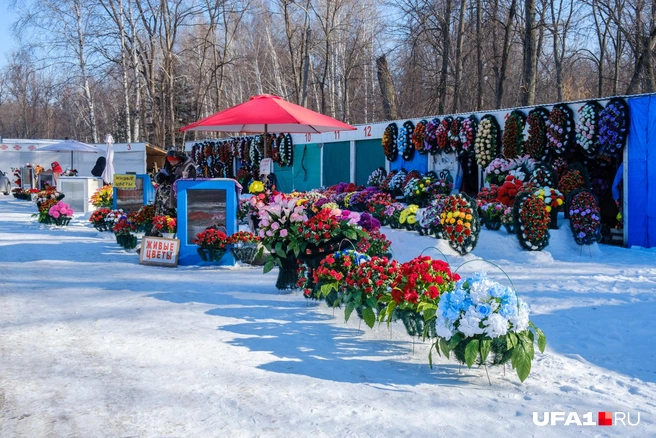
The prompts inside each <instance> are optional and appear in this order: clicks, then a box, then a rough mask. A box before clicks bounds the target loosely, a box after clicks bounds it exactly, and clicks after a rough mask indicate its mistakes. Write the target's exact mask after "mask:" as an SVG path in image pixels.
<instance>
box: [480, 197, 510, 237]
mask: <svg viewBox="0 0 656 438" xmlns="http://www.w3.org/2000/svg"><path fill="white" fill-rule="evenodd" d="M505 209H506V206H505V205H503V204H502V203H500V202H490V203H489V204H483V205H482V206H481V211H482V212H483V217H484V218H485V228H487V229H488V230H494V231H496V230H498V229H499V228H501V218H502V216H503V212H504V210H505Z"/></svg>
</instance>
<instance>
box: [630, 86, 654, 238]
mask: <svg viewBox="0 0 656 438" xmlns="http://www.w3.org/2000/svg"><path fill="white" fill-rule="evenodd" d="M627 103H628V105H629V114H630V117H629V119H630V123H629V136H628V140H627V153H628V166H629V167H628V181H626V183H627V187H626V190H625V193H627V198H628V199H627V201H628V212H625V216H626V219H627V223H626V225H628V242H627V243H628V246H629V247H631V246H632V245H638V246H642V247H644V248H651V247H653V246H656V190H655V188H652V187H651V186H650V182H653V183H654V184H655V185H656V151H654V152H651V150H652V149H654V148H655V147H656V138H655V137H654V136H653V135H651V134H655V135H656V96H644V97H636V98H629V99H627ZM651 127H654V128H655V132H654V133H651V132H650V131H651V130H650V128H651Z"/></svg>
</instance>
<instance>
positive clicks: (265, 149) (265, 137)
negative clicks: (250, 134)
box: [264, 123, 268, 158]
mask: <svg viewBox="0 0 656 438" xmlns="http://www.w3.org/2000/svg"><path fill="white" fill-rule="evenodd" d="M267 128H268V126H267V124H266V123H265V124H264V158H266V157H267V149H268V148H267V137H268V133H267Z"/></svg>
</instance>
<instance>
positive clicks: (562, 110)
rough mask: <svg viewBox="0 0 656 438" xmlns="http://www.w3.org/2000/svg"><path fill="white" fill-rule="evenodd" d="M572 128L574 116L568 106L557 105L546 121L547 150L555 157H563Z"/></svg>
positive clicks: (570, 137) (570, 138) (570, 139)
mask: <svg viewBox="0 0 656 438" xmlns="http://www.w3.org/2000/svg"><path fill="white" fill-rule="evenodd" d="M573 126H574V116H573V114H572V110H571V109H570V108H569V106H567V105H565V104H562V103H559V104H558V105H555V106H554V107H553V108H552V109H551V112H550V113H549V118H548V119H547V121H546V127H547V142H548V148H549V150H551V152H553V153H554V154H555V155H564V154H565V152H566V151H567V148H568V145H569V143H570V141H572V134H573V129H572V127H573Z"/></svg>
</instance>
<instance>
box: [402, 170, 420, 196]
mask: <svg viewBox="0 0 656 438" xmlns="http://www.w3.org/2000/svg"><path fill="white" fill-rule="evenodd" d="M415 178H421V173H419V171H418V170H411V171H410V172H408V173H407V174H406V175H405V178H404V179H403V183H402V184H401V192H403V191H404V190H405V187H406V186H407V185H408V183H409V182H410V181H412V180H413V179H415Z"/></svg>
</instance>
